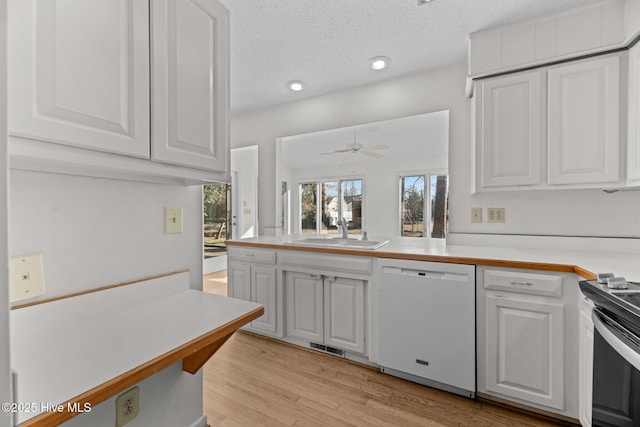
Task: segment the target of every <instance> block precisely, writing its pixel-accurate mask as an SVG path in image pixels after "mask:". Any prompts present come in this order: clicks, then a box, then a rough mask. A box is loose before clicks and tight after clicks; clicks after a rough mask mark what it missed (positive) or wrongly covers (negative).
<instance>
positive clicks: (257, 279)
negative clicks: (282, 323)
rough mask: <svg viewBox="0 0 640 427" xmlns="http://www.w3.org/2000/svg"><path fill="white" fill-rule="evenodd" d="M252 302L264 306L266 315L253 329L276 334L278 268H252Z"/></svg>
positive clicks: (255, 323) (254, 324)
mask: <svg viewBox="0 0 640 427" xmlns="http://www.w3.org/2000/svg"><path fill="white" fill-rule="evenodd" d="M251 300H252V301H253V302H257V303H258V304H262V305H263V306H264V314H263V315H262V316H260V317H258V318H257V319H256V320H254V321H253V322H251V327H253V328H255V329H260V330H263V331H267V332H273V333H275V332H276V326H277V323H276V312H277V311H276V305H277V303H276V268H275V267H266V266H256V265H253V266H251Z"/></svg>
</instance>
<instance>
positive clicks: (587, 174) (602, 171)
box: [547, 56, 620, 184]
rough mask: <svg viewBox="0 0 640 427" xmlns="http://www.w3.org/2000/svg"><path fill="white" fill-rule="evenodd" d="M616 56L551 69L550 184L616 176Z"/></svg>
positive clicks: (606, 179) (608, 179)
mask: <svg viewBox="0 0 640 427" xmlns="http://www.w3.org/2000/svg"><path fill="white" fill-rule="evenodd" d="M619 86H620V58H619V57H618V56H609V57H605V58H600V59H590V60H585V61H581V62H577V63H570V64H568V65H562V66H558V67H555V68H552V69H550V70H549V94H548V98H549V107H548V123H549V125H548V126H549V129H548V142H547V144H548V176H547V181H548V183H549V184H593V183H607V182H617V181H618V180H619V179H620V165H619V163H620V155H619V146H620V87H619Z"/></svg>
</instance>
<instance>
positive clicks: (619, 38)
mask: <svg viewBox="0 0 640 427" xmlns="http://www.w3.org/2000/svg"><path fill="white" fill-rule="evenodd" d="M633 3H637V2H636V0H627V1H625V0H608V1H603V2H599V3H596V4H593V5H589V6H586V7H583V8H578V9H572V10H568V11H566V12H563V13H560V14H557V15H552V16H544V17H541V18H535V19H532V20H528V21H524V22H519V23H516V24H512V25H507V26H503V27H498V28H492V29H488V30H484V31H479V32H476V33H473V34H471V35H470V37H469V39H470V40H469V41H470V49H469V75H470V76H471V77H473V78H476V77H481V76H487V75H491V74H495V73H499V72H505V71H514V70H517V69H523V68H526V67H531V66H535V65H540V64H545V63H549V62H552V61H558V60H566V59H569V58H575V57H579V56H584V55H589V54H593V53H598V52H605V51H607V50H612V49H616V48H619V47H623V46H624V45H625V43H628V42H629V40H632V39H633V35H632V34H633V32H632V31H630V30H629V28H627V27H634V24H635V22H632V21H633V18H630V17H636V16H639V15H640V13H638V12H636V10H635V9H636V8H637V6H634V5H633ZM635 19H637V18H635ZM639 22H640V20H639ZM626 24H628V25H626ZM634 28H635V27H634Z"/></svg>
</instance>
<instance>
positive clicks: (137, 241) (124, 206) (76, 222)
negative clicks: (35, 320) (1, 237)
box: [10, 170, 202, 298]
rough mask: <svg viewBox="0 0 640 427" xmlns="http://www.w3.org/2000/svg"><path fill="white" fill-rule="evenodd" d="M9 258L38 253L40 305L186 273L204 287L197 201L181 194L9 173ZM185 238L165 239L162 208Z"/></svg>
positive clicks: (188, 191)
mask: <svg viewBox="0 0 640 427" xmlns="http://www.w3.org/2000/svg"><path fill="white" fill-rule="evenodd" d="M10 177H11V184H10V210H11V239H10V251H11V255H12V256H18V255H25V254H30V253H37V252H41V253H42V256H43V269H44V277H45V286H46V290H47V294H46V295H45V296H44V297H46V298H50V297H54V296H58V295H64V294H68V293H72V292H77V291H82V290H85V289H91V288H96V287H99V286H104V285H109V284H114V283H119V282H123V281H127V280H131V279H136V278H141V277H146V276H151V275H155V274H160V273H166V272H169V271H175V270H181V269H184V268H188V269H190V270H191V272H192V275H191V285H192V287H193V288H199V287H201V286H202V279H201V277H200V274H201V273H200V272H201V271H202V266H201V263H202V255H201V254H202V245H201V242H202V208H201V206H202V195H201V188H200V187H179V186H166V185H155V184H145V183H137V182H125V181H114V180H108V179H99V178H85V177H72V176H67V175H56V174H47V173H37V172H25V171H15V170H12V171H11V173H10ZM165 206H182V207H183V208H184V232H183V233H182V234H164V207H165Z"/></svg>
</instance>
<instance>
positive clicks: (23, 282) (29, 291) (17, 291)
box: [9, 254, 45, 302]
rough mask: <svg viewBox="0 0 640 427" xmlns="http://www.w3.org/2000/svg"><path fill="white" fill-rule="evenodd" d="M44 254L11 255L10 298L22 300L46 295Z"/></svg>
mask: <svg viewBox="0 0 640 427" xmlns="http://www.w3.org/2000/svg"><path fill="white" fill-rule="evenodd" d="M44 293H45V290H44V276H43V274H42V254H33V255H24V256H17V257H11V259H10V260H9V300H10V301H11V302H14V301H20V300H23V299H27V298H33V297H37V296H40V295H44Z"/></svg>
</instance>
